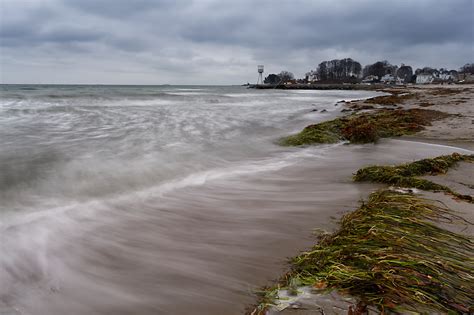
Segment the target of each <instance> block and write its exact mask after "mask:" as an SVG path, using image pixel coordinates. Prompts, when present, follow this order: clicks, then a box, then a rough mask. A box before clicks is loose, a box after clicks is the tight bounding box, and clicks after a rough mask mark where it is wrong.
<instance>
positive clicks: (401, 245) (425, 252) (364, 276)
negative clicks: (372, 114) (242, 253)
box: [253, 153, 474, 314]
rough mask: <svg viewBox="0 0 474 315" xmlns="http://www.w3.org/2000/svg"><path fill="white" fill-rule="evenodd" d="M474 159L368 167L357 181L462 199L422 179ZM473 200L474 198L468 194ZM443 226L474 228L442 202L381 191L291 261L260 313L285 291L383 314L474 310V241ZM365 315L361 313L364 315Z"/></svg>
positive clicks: (268, 292)
mask: <svg viewBox="0 0 474 315" xmlns="http://www.w3.org/2000/svg"><path fill="white" fill-rule="evenodd" d="M460 161H465V162H471V161H474V156H473V155H460V154H457V153H454V154H452V155H447V156H440V157H436V158H433V159H423V160H419V161H416V162H413V163H407V164H402V165H398V166H372V167H367V168H363V169H360V170H359V171H358V172H357V173H356V175H355V177H354V179H355V180H356V181H360V180H370V181H374V182H379V183H387V184H391V185H395V186H399V187H417V188H420V189H425V190H435V191H445V192H449V193H451V194H453V195H455V196H456V197H459V196H460V195H459V194H457V193H456V192H454V191H452V190H451V189H449V188H448V187H445V186H441V185H438V186H437V184H435V183H432V182H429V181H426V180H423V179H418V178H416V176H422V175H427V174H431V175H439V174H444V173H446V172H447V171H448V169H449V168H451V167H453V166H455V165H456V163H458V162H460ZM464 197H465V198H464V199H466V200H468V198H467V197H470V198H471V199H470V200H468V201H471V202H472V197H471V196H464ZM439 223H444V224H458V223H463V224H467V225H472V223H470V222H467V221H466V220H464V219H463V218H462V217H460V216H458V215H456V214H455V213H454V211H452V210H450V209H448V208H446V207H445V206H444V205H442V204H441V203H439V202H434V201H432V200H428V199H424V198H422V197H420V196H419V195H416V194H414V193H413V192H412V191H411V190H407V191H398V190H389V189H386V190H381V191H377V192H374V193H372V194H371V195H370V196H369V198H368V200H367V201H366V202H363V203H362V204H361V206H360V207H359V208H358V209H357V210H356V211H354V212H351V213H348V214H346V215H345V216H344V217H343V218H342V220H341V226H340V228H339V230H338V231H337V232H335V233H333V234H323V235H322V236H320V239H319V242H318V244H317V245H315V246H314V247H313V248H312V249H311V250H309V251H307V252H304V253H302V254H301V255H299V256H297V257H295V258H293V259H292V260H291V270H290V271H289V272H288V273H287V274H286V275H285V276H284V277H282V279H280V282H279V284H278V285H277V286H275V287H273V288H266V289H265V290H264V291H263V294H262V295H261V299H260V304H259V306H258V307H257V308H256V309H255V310H254V312H253V314H265V312H266V310H267V309H268V308H269V307H271V305H272V304H273V303H275V302H274V301H275V299H276V298H278V290H280V289H287V290H288V291H289V292H293V293H294V294H297V293H298V288H299V287H302V286H310V287H311V288H313V290H314V291H315V292H327V291H331V290H337V291H338V292H340V293H343V294H347V295H350V296H354V297H357V299H358V301H359V303H358V305H357V308H356V309H357V310H362V311H361V313H363V310H365V308H366V307H367V306H375V307H377V308H378V310H379V311H380V312H382V313H386V312H388V313H390V312H395V313H408V312H414V313H439V312H441V313H453V314H458V313H460V314H467V313H472V312H474V308H473V307H474V258H473V255H472V253H473V252H474V239H473V238H472V237H470V236H467V235H463V234H460V233H455V232H452V231H449V230H448V229H446V228H444V227H443V226H442V225H440V224H439ZM356 313H357V312H356Z"/></svg>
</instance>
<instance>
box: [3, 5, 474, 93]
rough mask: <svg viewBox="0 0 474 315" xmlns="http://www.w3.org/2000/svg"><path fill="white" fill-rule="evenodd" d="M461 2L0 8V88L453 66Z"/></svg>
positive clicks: (467, 36) (462, 35) (465, 38)
mask: <svg viewBox="0 0 474 315" xmlns="http://www.w3.org/2000/svg"><path fill="white" fill-rule="evenodd" d="M473 3H474V2H473V1H472V0H451V1H442V0H430V1H428V0H420V1H411V0H399V1H374V0H357V1H356V0H352V1H351V0H346V1H342V0H341V1H335V0H332V1H329V0H318V1H315V0H312V1H310V0H293V1H290V0H273V1H270V0H261V1H253V0H240V1H218V0H202V1H198V0H194V1H193V0H135V1H130V0H102V1H100V0H37V1H33V0H0V5H1V7H0V9H1V10H0V45H1V51H0V58H1V59H0V67H1V69H0V70H1V77H0V81H1V82H2V83H22V82H32V83H33V82H38V83H49V82H52V83H122V84H160V83H183V84H192V83H196V84H199V83H202V84H212V83H213V84H219V83H222V84H229V83H236V84H238V83H242V82H247V81H253V80H254V78H255V73H254V72H255V66H256V64H260V63H262V64H265V65H266V68H267V69H268V70H269V71H273V72H278V71H280V70H284V69H285V70H289V71H293V72H294V73H295V74H296V75H297V76H302V75H303V74H304V72H306V71H309V70H311V69H314V68H315V67H316V66H317V64H318V63H319V62H321V61H323V60H328V59H334V58H343V57H352V58H354V59H356V60H358V61H360V62H361V63H362V64H367V63H373V62H375V61H377V60H381V59H387V60H389V61H391V62H392V63H396V64H397V63H401V62H403V63H406V64H411V65H412V66H413V67H422V66H433V67H448V68H458V67H460V66H461V65H463V64H464V63H467V62H472V56H473V55H474V48H473V43H474V38H473V29H474V20H473V19H474V18H473V16H474V8H473Z"/></svg>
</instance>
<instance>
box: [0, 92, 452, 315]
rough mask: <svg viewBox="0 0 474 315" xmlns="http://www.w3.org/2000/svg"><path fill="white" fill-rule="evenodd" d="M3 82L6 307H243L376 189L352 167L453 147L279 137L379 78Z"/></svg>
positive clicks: (189, 310) (190, 310) (0, 274)
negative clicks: (301, 82)
mask: <svg viewBox="0 0 474 315" xmlns="http://www.w3.org/2000/svg"><path fill="white" fill-rule="evenodd" d="M0 92H1V94H0V233H1V234H0V237H1V240H2V241H1V244H0V314H50V315H54V314H242V313H243V311H244V309H245V307H246V306H248V305H249V304H251V303H252V302H253V301H254V298H253V292H254V290H256V289H257V288H258V287H259V286H262V285H265V284H269V283H270V281H271V280H272V279H276V278H277V277H278V276H279V275H280V274H281V273H282V272H283V271H284V270H285V259H286V257H288V256H291V255H295V254H297V253H298V252H299V251H301V250H303V249H305V248H308V246H310V245H311V244H312V243H313V242H314V238H313V237H312V234H311V233H312V230H313V229H314V228H324V229H331V228H333V227H334V226H335V225H336V222H337V220H336V219H337V218H338V217H340V216H341V214H342V213H344V212H345V211H349V210H351V209H354V208H355V207H356V206H357V203H358V201H359V200H360V199H361V198H363V197H365V196H366V195H367V194H368V192H369V191H371V190H374V189H376V188H377V186H376V185H372V184H354V183H352V182H351V174H352V173H353V172H355V171H356V170H357V168H359V167H361V166H363V165H367V164H374V163H386V162H387V161H392V162H401V161H411V160H414V159H417V158H421V157H426V156H435V155H439V154H445V153H450V152H453V151H455V149H454V148H450V147H444V146H437V145H430V144H422V143H416V142H410V141H402V140H383V141H380V143H378V144H376V145H373V144H367V145H351V146H348V145H345V144H344V143H338V144H332V145H321V146H312V147H306V148H288V147H281V146H279V145H278V144H277V141H278V139H279V138H280V137H282V136H285V135H288V134H290V133H294V132H297V131H299V130H301V129H302V128H303V127H304V126H306V125H308V124H310V123H315V122H318V121H323V120H328V119H331V118H333V117H335V116H336V115H338V114H339V113H340V111H341V109H342V105H341V104H338V103H337V102H338V101H341V100H346V101H347V100H353V99H361V98H368V97H372V96H375V95H377V94H378V92H373V91H296V90H293V91H292V90H253V89H247V88H245V87H240V86H105V85H91V86H86V85H2V86H0ZM457 151H459V150H457Z"/></svg>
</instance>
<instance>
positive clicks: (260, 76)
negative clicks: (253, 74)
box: [257, 65, 263, 84]
mask: <svg viewBox="0 0 474 315" xmlns="http://www.w3.org/2000/svg"><path fill="white" fill-rule="evenodd" d="M257 71H258V79H257V84H263V65H258V66H257Z"/></svg>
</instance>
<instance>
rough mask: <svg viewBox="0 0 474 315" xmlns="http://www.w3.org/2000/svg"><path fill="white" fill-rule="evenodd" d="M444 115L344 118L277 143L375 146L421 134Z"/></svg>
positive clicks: (385, 113)
mask: <svg viewBox="0 0 474 315" xmlns="http://www.w3.org/2000/svg"><path fill="white" fill-rule="evenodd" d="M446 116H447V114H445V113H442V112H439V111H434V110H426V109H410V110H380V111H376V112H371V113H362V114H357V115H352V116H348V117H341V118H336V119H334V120H330V121H326V122H323V123H319V124H315V125H310V126H308V127H306V128H305V129H303V131H301V132H300V133H298V134H295V135H291V136H288V137H285V138H282V139H280V141H279V143H280V144H281V145H284V146H299V145H310V144H318V143H319V144H320V143H335V142H338V141H343V140H348V141H350V142H351V143H369V142H375V141H377V140H378V139H379V138H386V137H393V136H401V135H406V134H413V133H415V132H418V131H421V130H423V128H424V126H428V125H430V123H431V122H432V121H434V120H437V119H440V118H444V117H446Z"/></svg>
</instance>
